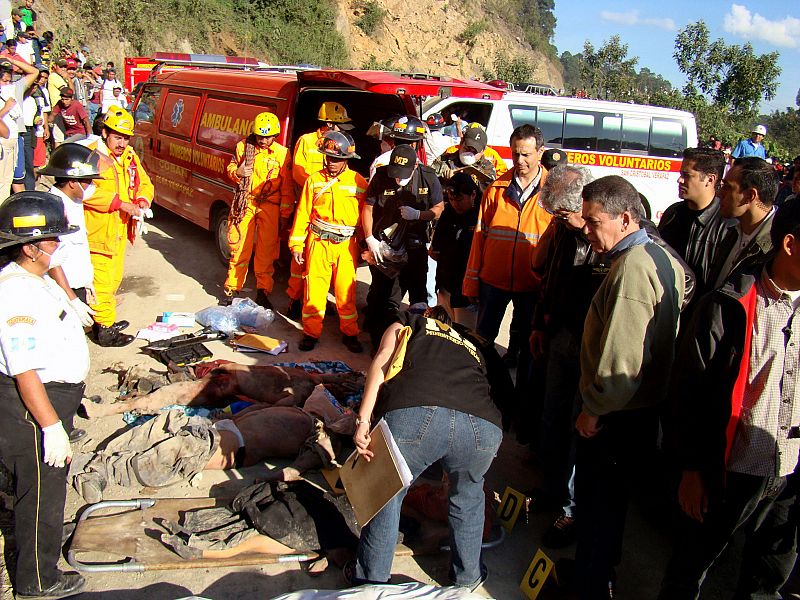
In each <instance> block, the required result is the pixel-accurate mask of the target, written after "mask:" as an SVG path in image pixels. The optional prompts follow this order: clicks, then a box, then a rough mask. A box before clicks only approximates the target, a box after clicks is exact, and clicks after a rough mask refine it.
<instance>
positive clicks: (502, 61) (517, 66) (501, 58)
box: [483, 52, 534, 83]
mask: <svg viewBox="0 0 800 600" xmlns="http://www.w3.org/2000/svg"><path fill="white" fill-rule="evenodd" d="M533 73H534V69H533V65H531V63H529V62H528V60H527V59H526V58H524V57H522V56H514V57H513V58H512V57H509V56H508V55H507V54H505V53H502V52H498V53H497V54H496V55H495V57H494V69H493V70H485V71H484V73H483V77H484V79H502V80H503V81H510V82H512V83H522V82H530V81H531V79H533Z"/></svg>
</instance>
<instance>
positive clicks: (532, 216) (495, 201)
mask: <svg viewBox="0 0 800 600" xmlns="http://www.w3.org/2000/svg"><path fill="white" fill-rule="evenodd" d="M514 173H515V170H514V169H512V170H510V171H507V172H506V173H504V174H503V175H502V176H501V177H499V178H498V179H496V180H495V181H494V183H492V184H491V185H490V186H489V187H488V188H486V191H485V192H484V194H483V199H482V200H481V206H480V210H479V211H478V224H477V226H476V227H475V235H474V236H473V238H472V248H471V249H470V253H469V261H468V262H467V272H466V274H465V277H464V285H463V288H462V291H463V293H464V295H465V296H469V297H473V298H475V297H478V296H479V295H480V294H479V288H480V286H479V281H482V282H483V283H487V284H489V285H491V286H493V287H496V288H499V289H501V290H505V291H510V292H531V291H534V289H535V287H536V283H537V280H536V278H535V277H534V274H533V272H532V270H531V254H532V253H533V251H534V248H536V245H537V244H538V243H539V237H540V236H541V235H542V234H543V233H544V231H545V229H547V226H548V225H549V224H550V219H551V218H552V216H551V215H550V214H549V213H548V212H547V211H546V210H545V209H544V208H542V206H541V205H540V204H539V192H536V193H535V194H533V195H532V196H531V197H530V198H528V200H527V201H526V202H525V204H524V205H523V206H522V208H520V205H519V204H518V203H517V202H516V201H515V200H510V199H508V198H506V197H505V193H506V190H507V189H508V186H509V185H510V184H511V181H512V179H513V177H514ZM546 178H547V171H546V170H545V169H544V167H542V178H541V180H540V182H539V189H540V190H541V187H542V185H544V182H545V179H546Z"/></svg>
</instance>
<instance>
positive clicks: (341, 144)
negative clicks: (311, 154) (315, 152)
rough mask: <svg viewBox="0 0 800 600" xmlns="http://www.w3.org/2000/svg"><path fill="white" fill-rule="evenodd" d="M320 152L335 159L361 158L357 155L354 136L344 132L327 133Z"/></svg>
mask: <svg viewBox="0 0 800 600" xmlns="http://www.w3.org/2000/svg"><path fill="white" fill-rule="evenodd" d="M319 151H320V152H322V153H323V154H326V155H327V156H333V157H334V158H361V157H360V156H359V155H358V154H356V143H355V142H354V141H353V138H352V136H351V135H350V134H349V133H345V132H344V131H333V130H328V131H326V132H325V135H324V136H323V137H322V143H321V144H320V147H319Z"/></svg>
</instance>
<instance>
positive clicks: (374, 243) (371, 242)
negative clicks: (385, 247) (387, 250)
mask: <svg viewBox="0 0 800 600" xmlns="http://www.w3.org/2000/svg"><path fill="white" fill-rule="evenodd" d="M364 241H366V242H367V248H369V251H370V252H372V258H374V259H375V262H376V263H377V264H379V265H380V264H382V263H383V256H382V255H381V243H380V242H379V241H378V240H376V239H375V236H373V235H371V236H369V237H368V238H367V239H366V240H364Z"/></svg>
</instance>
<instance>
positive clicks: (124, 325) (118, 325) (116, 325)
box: [111, 319, 130, 331]
mask: <svg viewBox="0 0 800 600" xmlns="http://www.w3.org/2000/svg"><path fill="white" fill-rule="evenodd" d="M128 327H130V323H128V322H127V321H125V320H124V319H123V320H122V321H117V322H116V323H114V324H113V325H112V326H111V329H116V330H117V331H122V330H123V329H127V328H128Z"/></svg>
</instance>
